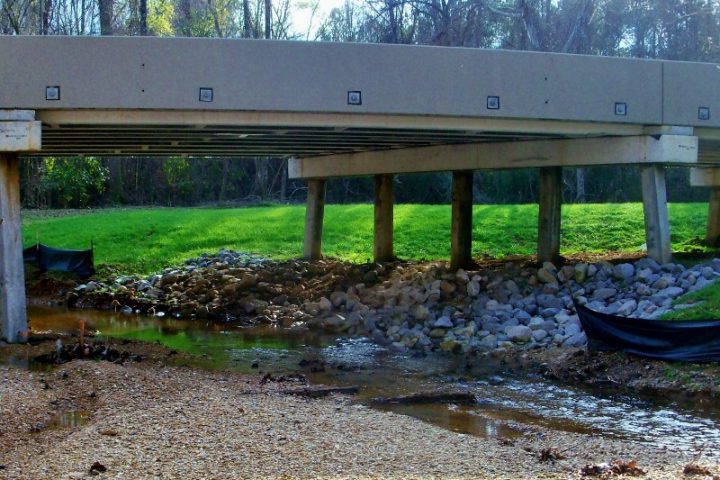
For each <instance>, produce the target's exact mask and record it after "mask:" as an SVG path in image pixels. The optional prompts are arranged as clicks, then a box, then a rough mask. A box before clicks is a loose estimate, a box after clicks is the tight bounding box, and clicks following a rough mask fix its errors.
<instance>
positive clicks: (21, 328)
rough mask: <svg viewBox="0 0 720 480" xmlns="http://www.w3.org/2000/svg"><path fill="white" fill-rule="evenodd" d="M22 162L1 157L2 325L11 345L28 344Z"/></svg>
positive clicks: (6, 155)
mask: <svg viewBox="0 0 720 480" xmlns="http://www.w3.org/2000/svg"><path fill="white" fill-rule="evenodd" d="M19 166H20V158H19V156H18V154H17V153H0V324H1V325H2V338H3V339H5V340H6V341H7V342H9V343H15V342H24V341H26V340H27V329H28V326H27V313H26V305H25V270H24V265H23V257H22V250H23V245H22V225H21V222H20V168H19Z"/></svg>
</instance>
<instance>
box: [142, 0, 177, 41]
mask: <svg viewBox="0 0 720 480" xmlns="http://www.w3.org/2000/svg"><path fill="white" fill-rule="evenodd" d="M174 19H175V5H174V4H173V2H172V1H171V0H149V1H148V19H147V23H148V29H149V30H150V32H152V34H153V35H155V36H158V37H172V36H173V35H174V33H175V32H174V29H173V20H174Z"/></svg>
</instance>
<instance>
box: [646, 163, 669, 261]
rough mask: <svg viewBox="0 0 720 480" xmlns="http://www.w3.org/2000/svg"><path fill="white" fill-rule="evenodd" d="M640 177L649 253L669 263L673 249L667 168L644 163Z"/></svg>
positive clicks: (653, 257) (656, 258) (658, 259)
mask: <svg viewBox="0 0 720 480" xmlns="http://www.w3.org/2000/svg"><path fill="white" fill-rule="evenodd" d="M640 177H641V182H642V195H643V209H644V212H645V239H646V240H645V241H646V243H647V254H648V257H650V258H652V259H653V260H655V261H657V262H659V263H667V262H669V261H670V258H671V251H670V222H669V220H668V206H667V193H666V188H665V169H664V167H663V166H662V165H656V164H655V165H642V166H641V167H640Z"/></svg>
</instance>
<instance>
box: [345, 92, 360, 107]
mask: <svg viewBox="0 0 720 480" xmlns="http://www.w3.org/2000/svg"><path fill="white" fill-rule="evenodd" d="M347 103H348V105H362V92H360V91H358V90H351V91H349V92H348V93H347Z"/></svg>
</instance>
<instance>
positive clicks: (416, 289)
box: [0, 251, 720, 479]
mask: <svg viewBox="0 0 720 480" xmlns="http://www.w3.org/2000/svg"><path fill="white" fill-rule="evenodd" d="M718 278H720V259H713V260H707V261H705V262H703V263H699V264H697V265H694V266H691V267H686V266H683V265H680V264H676V263H669V264H664V265H659V264H657V263H655V262H653V261H652V260H649V259H647V258H641V259H635V260H632V261H625V262H616V263H615V264H611V263H608V262H604V261H599V262H594V263H583V262H579V263H575V264H572V265H571V264H568V265H564V266H556V265H553V264H551V263H545V264H543V265H542V266H540V267H539V268H538V266H533V265H530V264H527V263H521V262H517V263H513V262H493V263H491V264H490V263H488V264H486V265H484V266H480V267H479V268H477V269H475V270H472V271H470V270H468V271H465V270H458V271H448V270H447V268H446V266H445V265H444V264H442V263H412V262H395V263H392V264H387V265H376V264H375V265H374V264H370V265H353V264H348V263H344V262H338V261H332V260H328V261H319V262H305V261H299V260H290V261H285V262H272V261H268V260H265V259H261V258H258V257H254V256H252V255H247V254H243V253H238V252H231V251H220V252H218V253H217V254H213V255H203V256H201V257H199V258H197V259H192V260H188V262H186V264H185V265H183V266H180V267H176V268H169V269H166V270H164V271H162V272H159V273H157V274H155V275H150V276H145V277H142V276H115V277H114V278H111V279H108V280H104V281H101V280H99V279H92V280H90V281H87V282H84V283H82V284H80V283H74V282H67V281H65V282H64V283H62V282H60V283H55V281H54V280H53V279H52V278H51V277H43V278H41V280H40V281H37V282H35V283H34V284H31V285H29V292H30V295H31V297H36V299H37V297H41V296H42V297H44V298H45V299H46V300H47V299H50V300H54V301H55V302H56V303H57V302H58V301H59V303H61V304H64V305H69V306H72V307H76V308H99V309H106V310H115V311H116V312H118V314H119V315H123V314H124V315H127V316H128V317H132V316H134V315H135V314H136V313H143V314H151V315H156V316H157V317H165V316H167V317H172V318H175V317H178V318H184V319H188V320H191V319H200V318H209V319H212V320H214V321H220V322H231V323H232V322H241V323H242V322H247V323H248V324H256V325H257V324H268V325H278V326H281V327H283V328H289V329H298V330H304V331H313V330H317V331H325V332H330V333H332V334H334V335H337V336H338V337H346V338H350V337H366V338H369V339H370V340H371V341H372V342H375V343H374V344H377V345H382V346H383V348H386V349H388V350H389V351H392V352H403V353H406V354H408V355H417V356H418V357H419V358H422V357H423V356H424V355H426V354H431V353H432V354H437V353H438V352H439V353H440V354H441V355H448V356H452V355H456V356H458V358H466V359H468V362H470V361H472V362H479V363H480V364H482V363H483V362H485V361H487V360H490V359H492V360H493V361H500V362H507V363H508V364H517V366H518V369H524V370H525V371H526V372H531V373H534V374H540V375H543V376H545V377H547V378H552V379H555V380H560V381H562V382H566V383H569V384H573V383H575V384H588V385H607V384H612V385H613V386H614V388H615V387H616V388H618V389H621V388H625V389H629V390H630V391H636V392H641V391H644V392H645V393H655V394H657V393H658V392H672V393H680V394H687V395H688V397H689V398H691V401H692V397H691V395H690V394H702V395H703V397H702V400H703V401H706V402H707V401H710V402H714V401H715V394H716V378H717V372H718V368H716V367H715V366H711V367H709V368H707V369H705V370H704V371H700V372H696V371H694V370H692V371H687V372H686V371H684V370H680V371H679V372H678V373H676V372H675V371H674V370H672V371H669V370H668V368H667V365H668V364H665V363H663V362H655V361H648V360H642V359H637V358H635V357H629V356H626V355H623V354H612V353H610V354H607V353H594V352H587V351H586V344H587V337H586V336H585V333H584V332H583V331H582V327H581V325H580V322H579V320H578V317H577V315H576V314H575V313H574V310H573V306H572V303H573V299H572V298H571V296H570V292H568V288H567V287H569V288H570V290H571V291H572V295H573V297H574V298H575V300H576V301H577V302H578V303H580V304H587V305H588V306H589V307H590V308H593V309H595V310H598V311H604V312H607V313H610V314H616V315H622V316H628V317H642V318H657V317H659V316H660V315H662V314H664V313H666V312H671V311H672V310H673V309H675V308H681V306H678V305H675V299H677V298H678V297H679V296H681V295H682V294H684V293H686V292H690V291H695V290H698V289H700V288H702V287H704V286H707V285H710V284H711V283H713V282H715V281H716V280H717V279H718ZM38 293H39V294H38ZM43 348H44V350H43V351H39V350H38V349H43ZM122 348H123V349H124V348H125V346H123V347H122ZM128 348H129V349H130V350H131V351H130V352H129V354H130V355H132V354H133V353H137V354H139V355H141V357H142V358H143V361H141V362H125V363H124V364H122V365H117V364H113V363H110V362H104V361H100V362H98V361H87V360H74V361H71V362H69V363H66V364H63V365H62V366H58V367H53V368H52V369H50V370H47V371H44V372H40V371H34V370H30V371H28V370H27V368H23V367H22V366H18V367H16V366H12V365H7V364H4V366H1V367H0V375H1V376H2V378H1V379H0V465H2V467H3V468H0V478H8V479H45V478H47V479H65V478H86V477H87V478H91V477H93V476H96V475H97V476H99V477H100V478H118V479H120V478H122V479H133V478H138V479H145V478H162V479H168V478H183V479H186V478H187V479H195V478H198V479H200V478H202V479H204V478H207V479H210V478H213V479H214V478H218V479H219V478H333V479H335V478H488V479H496V478H498V479H502V478H508V479H513V478H580V477H581V469H582V468H583V467H584V466H586V465H594V464H603V463H609V462H613V461H623V462H629V461H631V460H633V459H635V460H637V462H638V463H637V465H638V467H640V468H642V469H643V470H645V471H646V472H647V473H646V475H644V478H653V479H663V478H704V477H703V476H702V475H694V476H692V477H688V476H687V475H684V474H683V468H684V467H685V466H686V465H687V464H688V463H689V462H691V461H698V462H699V463H701V464H705V465H706V466H707V467H709V469H710V471H712V472H713V473H718V472H720V468H718V465H717V460H716V457H715V454H714V452H713V453H712V454H711V453H709V452H706V453H705V454H704V455H701V456H699V457H698V456H696V454H695V453H692V454H691V453H689V452H687V450H681V449H680V448H676V447H675V446H673V445H672V442H669V443H668V445H671V446H669V447H653V446H650V445H647V444H643V443H639V442H636V441H628V440H622V439H613V438H608V437H606V436H603V435H602V434H587V433H572V432H570V431H563V430H557V429H551V428H546V427H543V426H541V425H534V424H533V425H521V426H520V427H519V431H520V433H521V434H520V435H519V437H517V438H512V439H510V438H497V437H487V438H485V437H482V436H473V435H463V434H459V433H453V432H452V431H449V430H446V429H443V428H440V427H438V426H434V425H431V424H428V423H425V422H422V421H420V420H417V419H414V418H412V417H410V416H406V415H400V414H397V413H392V412H383V411H378V410H374V409H371V408H368V407H366V406H363V405H360V404H358V403H357V402H353V399H352V397H348V396H333V397H329V398H321V399H312V400H310V399H304V398H299V397H295V396H291V395H287V394H284V393H282V392H280V391H279V390H281V389H283V388H286V387H287V386H286V385H279V384H275V383H272V382H270V383H268V384H261V383H260V377H259V376H258V375H247V374H243V373H238V372H230V371H221V372H217V371H215V372H211V371H206V370H200V369H196V368H192V367H176V366H171V365H169V364H168V362H167V361H166V360H167V354H168V352H167V351H166V350H165V348H164V347H162V346H160V345H154V344H152V345H150V344H139V343H133V342H131V343H130V344H129V346H128ZM52 349H53V342H52V341H47V342H45V343H43V344H41V345H39V346H3V347H1V348H0V350H5V353H6V354H7V352H10V353H12V352H20V353H22V352H25V353H27V352H28V351H32V352H33V355H36V354H39V353H47V352H48V351H51V350H52ZM0 353H2V352H0ZM173 354H174V355H183V354H182V352H180V353H176V352H173ZM21 356H22V355H21ZM468 364H469V363H468ZM672 368H673V369H674V368H675V367H674V366H673V367H672ZM67 412H82V418H83V421H81V422H79V424H76V425H66V424H63V423H62V422H58V420H57V419H58V415H63V414H67ZM688 435H692V434H688ZM543 451H545V455H543ZM541 457H546V461H542V460H541ZM547 457H549V459H548V458H547ZM96 462H98V463H97V465H96V467H97V468H94V469H93V468H92V467H93V465H94V464H95V463H96ZM100 467H102V468H100ZM91 469H92V472H91ZM102 469H106V470H105V471H101V470H102ZM618 476H622V475H610V474H607V473H606V474H605V475H604V477H602V476H601V477H602V478H607V477H613V478H616V477H618ZM590 478H592V477H590ZM596 478H597V477H596ZM706 478H714V477H712V475H709V476H706Z"/></svg>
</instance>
